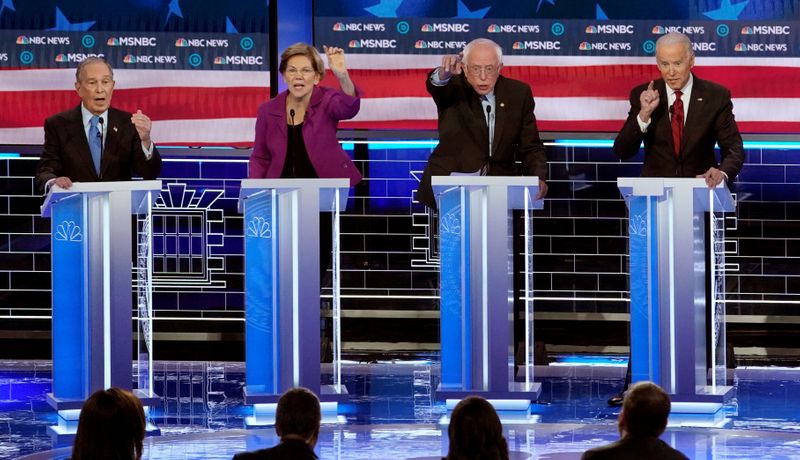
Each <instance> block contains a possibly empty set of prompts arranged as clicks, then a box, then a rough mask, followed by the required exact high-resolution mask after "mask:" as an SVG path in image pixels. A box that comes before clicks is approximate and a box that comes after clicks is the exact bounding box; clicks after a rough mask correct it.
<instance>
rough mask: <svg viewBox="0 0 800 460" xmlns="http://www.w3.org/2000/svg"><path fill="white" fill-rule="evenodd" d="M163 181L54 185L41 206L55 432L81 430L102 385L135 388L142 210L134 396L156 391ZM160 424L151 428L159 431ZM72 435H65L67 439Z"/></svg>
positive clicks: (153, 398)
mask: <svg viewBox="0 0 800 460" xmlns="http://www.w3.org/2000/svg"><path fill="white" fill-rule="evenodd" d="M160 190H161V181H157V180H153V181H130V182H91V183H74V184H73V185H72V187H70V188H69V189H62V188H60V187H58V186H53V187H52V189H51V191H50V193H48V195H47V197H46V199H45V202H44V204H43V205H42V208H41V209H42V216H44V217H50V218H51V232H52V237H51V242H52V262H51V263H52V276H53V279H52V288H53V313H52V317H53V321H52V349H53V392H52V393H48V395H47V402H48V403H49V404H50V405H51V406H52V407H53V408H54V409H56V410H57V411H59V424H58V425H57V426H54V427H51V434H52V435H53V436H55V437H57V438H58V437H61V436H67V437H69V436H71V435H74V433H75V429H76V427H77V418H78V413H79V411H78V410H79V409H80V408H81V406H82V405H83V403H84V401H85V400H86V399H87V398H88V397H89V396H90V395H91V394H92V393H93V392H95V391H97V390H101V389H106V388H109V387H112V386H113V387H119V388H124V389H127V390H131V387H132V386H133V381H134V374H133V370H134V368H133V358H132V354H131V350H132V344H133V343H134V341H133V333H132V329H133V328H132V324H131V321H132V320H133V319H132V318H133V315H132V305H131V304H132V301H131V298H132V295H131V294H132V287H131V286H132V265H133V264H132V260H133V257H132V253H131V246H132V231H131V227H132V220H131V216H132V215H134V216H137V219H136V222H137V224H136V225H137V231H138V235H137V241H136V250H137V253H136V260H137V264H136V271H135V272H136V279H135V283H136V288H137V291H138V292H137V299H138V305H137V315H136V324H137V338H136V347H137V366H136V368H135V369H136V375H135V377H136V383H137V385H136V386H137V388H135V389H133V392H134V394H135V395H136V396H137V397H139V399H141V400H142V403H143V405H145V406H151V405H154V404H156V403H158V402H160V398H159V397H158V395H156V394H154V393H153V355H152V350H153V336H152V294H151V292H152V291H151V279H152V245H151V242H152V231H151V209H152V207H153V203H154V202H155V200H156V197H157V195H158V193H159V192H160ZM153 428H154V427H152V426H151V427H150V431H151V432H152V431H153ZM65 439H66V438H65Z"/></svg>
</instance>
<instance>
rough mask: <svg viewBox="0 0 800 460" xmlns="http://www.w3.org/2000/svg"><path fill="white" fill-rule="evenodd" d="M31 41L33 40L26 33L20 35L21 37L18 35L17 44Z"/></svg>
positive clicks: (26, 43) (27, 43)
mask: <svg viewBox="0 0 800 460" xmlns="http://www.w3.org/2000/svg"><path fill="white" fill-rule="evenodd" d="M30 43H31V40H30V39H29V38H28V37H26V36H24V35H20V36H19V37H17V45H29V44H30Z"/></svg>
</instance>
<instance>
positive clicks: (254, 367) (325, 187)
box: [239, 179, 350, 425]
mask: <svg viewBox="0 0 800 460" xmlns="http://www.w3.org/2000/svg"><path fill="white" fill-rule="evenodd" d="M349 187H350V182H349V180H347V179H245V180H243V181H242V184H241V192H240V196H239V210H240V212H243V213H244V230H245V356H246V366H245V367H246V369H245V374H246V375H245V376H246V381H247V384H246V387H245V396H244V397H245V404H248V405H250V404H255V405H256V415H255V419H252V420H250V421H249V422H252V424H253V425H259V424H262V423H260V422H259V420H258V419H260V418H264V417H262V415H264V414H262V413H260V412H259V411H260V410H261V406H259V405H260V404H268V403H275V402H277V401H278V399H279V398H280V396H281V394H282V393H284V392H285V391H286V390H288V389H290V388H293V387H296V386H303V387H306V388H308V389H309V390H311V391H313V392H314V393H315V394H317V395H318V396H319V398H320V401H322V402H323V403H324V402H332V401H338V400H341V399H343V398H345V397H346V395H347V389H346V388H345V387H344V386H343V385H342V383H341V346H340V344H341V336H340V331H341V323H340V320H341V314H340V311H341V304H340V295H339V292H340V289H339V237H338V236H339V213H340V212H341V211H342V210H344V208H345V206H346V205H347V195H348V192H349ZM321 211H333V301H332V316H333V318H332V321H333V378H332V383H331V384H326V385H323V384H322V382H321V372H320V339H319V335H320V279H319V263H320V262H319V257H320V255H319V218H320V215H319V213H320V212H321ZM267 418H268V417H267Z"/></svg>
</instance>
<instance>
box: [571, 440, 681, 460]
mask: <svg viewBox="0 0 800 460" xmlns="http://www.w3.org/2000/svg"><path fill="white" fill-rule="evenodd" d="M644 459H647V460H689V459H688V458H687V457H686V456H685V455H683V454H682V453H681V452H680V451H677V450H675V449H673V448H672V447H670V446H669V445H668V444H667V443H665V442H664V441H662V440H660V439H658V438H631V437H625V438H622V439H620V440H619V441H616V442H612V443H611V444H608V445H606V446H602V447H595V448H594V449H589V450H587V451H586V452H584V453H583V456H582V457H581V460H644Z"/></svg>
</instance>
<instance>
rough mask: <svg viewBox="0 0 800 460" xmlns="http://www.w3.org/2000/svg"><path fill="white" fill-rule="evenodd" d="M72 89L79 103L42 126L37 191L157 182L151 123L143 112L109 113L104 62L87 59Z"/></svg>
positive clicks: (110, 79) (109, 75)
mask: <svg viewBox="0 0 800 460" xmlns="http://www.w3.org/2000/svg"><path fill="white" fill-rule="evenodd" d="M75 90H76V91H77V92H78V95H79V96H80V98H81V101H82V102H81V104H80V105H79V106H78V107H75V108H74V109H71V110H67V111H65V112H61V113H59V114H56V115H53V116H52V117H50V118H48V119H47V120H46V121H45V123H44V150H43V151H42V156H41V158H40V159H39V164H38V166H37V168H36V184H37V186H38V187H39V189H40V190H42V191H45V192H46V191H47V190H49V188H50V186H51V185H53V184H56V185H58V186H59V187H61V188H69V187H71V186H72V183H73V182H97V181H123V180H130V179H131V176H132V173H136V174H138V175H140V176H142V177H143V178H145V179H155V178H156V177H158V175H159V173H160V172H161V157H160V156H159V154H158V150H157V149H156V147H155V144H153V141H152V140H151V139H150V128H151V122H150V119H149V118H148V117H147V116H146V115H144V114H143V113H142V111H141V110H139V111H137V112H136V113H135V114H130V113H128V112H123V111H121V110H117V109H114V108H111V95H112V93H113V92H114V71H113V70H112V69H111V66H110V65H109V64H108V63H107V62H106V61H105V60H104V59H102V58H98V57H90V58H87V59H85V60H84V61H82V62H81V63H80V64H79V65H78V69H77V71H76V72H75Z"/></svg>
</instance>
